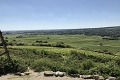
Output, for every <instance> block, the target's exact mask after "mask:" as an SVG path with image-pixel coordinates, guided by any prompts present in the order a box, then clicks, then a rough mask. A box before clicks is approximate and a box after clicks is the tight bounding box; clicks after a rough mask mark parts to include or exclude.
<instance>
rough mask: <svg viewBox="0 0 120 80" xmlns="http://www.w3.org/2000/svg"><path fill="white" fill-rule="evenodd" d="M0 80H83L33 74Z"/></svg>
mask: <svg viewBox="0 0 120 80" xmlns="http://www.w3.org/2000/svg"><path fill="white" fill-rule="evenodd" d="M0 80H83V79H80V78H72V77H67V76H64V77H55V76H53V77H45V76H44V75H43V73H37V72H33V71H32V72H31V74H30V75H28V76H16V75H14V74H7V75H3V76H0Z"/></svg>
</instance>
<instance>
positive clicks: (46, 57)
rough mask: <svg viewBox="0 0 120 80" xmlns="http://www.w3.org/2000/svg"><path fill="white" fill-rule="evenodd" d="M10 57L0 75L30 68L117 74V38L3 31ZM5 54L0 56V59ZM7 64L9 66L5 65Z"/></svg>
mask: <svg viewBox="0 0 120 80" xmlns="http://www.w3.org/2000/svg"><path fill="white" fill-rule="evenodd" d="M3 36H4V39H5V40H6V43H7V45H8V46H7V47H8V50H9V52H10V56H11V59H12V62H11V63H8V64H6V65H4V66H3V67H1V68H0V71H1V72H0V74H3V73H8V72H18V71H20V72H24V71H26V70H27V67H30V68H31V69H33V70H34V71H37V72H40V71H44V70H52V71H58V70H59V71H65V72H66V73H67V74H68V75H70V74H76V73H79V74H99V75H103V76H115V77H117V78H118V80H119V76H120V73H119V72H120V69H119V68H120V52H119V49H120V46H119V44H120V40H103V39H102V37H101V36H87V35H43V34H25V33H24V34H4V35H3ZM0 48H2V47H0ZM4 59H5V57H4V56H3V57H1V58H0V61H2V60H4ZM8 67H9V68H8ZM10 69H12V71H9V70H10Z"/></svg>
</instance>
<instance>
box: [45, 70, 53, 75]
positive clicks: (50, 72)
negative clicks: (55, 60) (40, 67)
mask: <svg viewBox="0 0 120 80" xmlns="http://www.w3.org/2000/svg"><path fill="white" fill-rule="evenodd" d="M53 75H54V72H53V71H44V76H53Z"/></svg>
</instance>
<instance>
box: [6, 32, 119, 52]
mask: <svg viewBox="0 0 120 80" xmlns="http://www.w3.org/2000/svg"><path fill="white" fill-rule="evenodd" d="M17 36H23V38H16V37H17ZM4 37H8V41H9V42H11V43H24V44H25V45H28V46H30V45H32V44H36V41H37V40H40V41H42V42H44V41H47V43H48V44H56V43H57V42H63V43H64V44H66V45H70V46H71V47H74V48H79V49H85V50H92V51H96V50H97V51H98V50H99V51H101V52H102V51H104V50H107V51H108V52H111V53H113V54H119V51H120V50H119V49H120V40H103V39H102V38H101V37H100V36H87V35H39V34H38V35H29V34H10V35H4ZM48 37H49V39H47V38H48ZM13 40H16V41H13ZM100 44H102V45H100Z"/></svg>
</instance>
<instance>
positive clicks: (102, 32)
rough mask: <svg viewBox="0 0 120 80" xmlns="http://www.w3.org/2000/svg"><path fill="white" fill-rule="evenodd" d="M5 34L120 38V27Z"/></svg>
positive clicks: (22, 31) (27, 31)
mask: <svg viewBox="0 0 120 80" xmlns="http://www.w3.org/2000/svg"><path fill="white" fill-rule="evenodd" d="M3 32H4V33H35V34H38V33H39V34H59V35H61V34H84V35H99V36H110V35H116V36H120V26H112V27H101V28H84V29H50V30H15V31H3Z"/></svg>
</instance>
